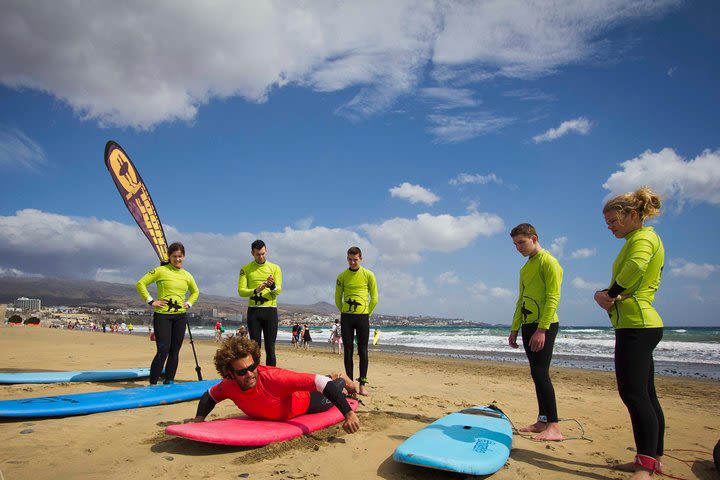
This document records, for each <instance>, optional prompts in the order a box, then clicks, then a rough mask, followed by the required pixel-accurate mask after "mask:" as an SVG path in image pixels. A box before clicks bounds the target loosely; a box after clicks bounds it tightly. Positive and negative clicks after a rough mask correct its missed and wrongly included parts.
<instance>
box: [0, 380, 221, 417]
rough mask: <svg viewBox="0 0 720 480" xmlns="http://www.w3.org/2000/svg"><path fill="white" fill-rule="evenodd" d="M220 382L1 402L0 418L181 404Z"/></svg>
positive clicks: (61, 415)
mask: <svg viewBox="0 0 720 480" xmlns="http://www.w3.org/2000/svg"><path fill="white" fill-rule="evenodd" d="M219 381H220V380H203V381H200V382H185V383H175V384H173V385H151V386H148V387H137V388H125V389H122V390H110V391H107V392H92V393H78V394H74V395H58V396H54V397H36V398H21V399H17V400H2V401H0V417H64V416H69V415H84V414H88V413H97V412H109V411H112V410H123V409H126V408H139V407H151V406H154V405H162V404H166V403H174V402H184V401H187V400H193V399H196V398H200V397H201V396H202V394H203V393H205V391H206V390H207V389H208V388H210V387H212V386H213V385H215V384H216V383H218V382H219Z"/></svg>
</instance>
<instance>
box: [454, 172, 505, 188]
mask: <svg viewBox="0 0 720 480" xmlns="http://www.w3.org/2000/svg"><path fill="white" fill-rule="evenodd" d="M448 183H449V184H450V185H465V184H468V183H474V184H478V185H487V184H488V183H497V184H498V185H502V183H503V182H502V180H501V179H499V178H498V177H497V175H495V174H494V173H490V174H488V175H480V174H479V173H474V174H470V173H461V174H459V175H458V176H457V177H455V178H451V179H450V181H449V182H448Z"/></svg>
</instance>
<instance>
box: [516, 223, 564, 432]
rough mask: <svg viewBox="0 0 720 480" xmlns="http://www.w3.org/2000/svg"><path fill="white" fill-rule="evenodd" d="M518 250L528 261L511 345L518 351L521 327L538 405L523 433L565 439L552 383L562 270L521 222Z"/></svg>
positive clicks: (521, 271) (524, 271) (528, 225)
mask: <svg viewBox="0 0 720 480" xmlns="http://www.w3.org/2000/svg"><path fill="white" fill-rule="evenodd" d="M510 237H511V238H512V241H513V244H515V248H516V249H517V251H518V252H520V254H521V255H522V256H523V257H528V261H527V262H526V263H525V265H523V267H522V268H521V269H520V292H519V295H518V301H517V304H516V306H515V314H514V315H513V322H512V326H511V327H510V336H509V337H508V343H509V344H510V346H511V347H512V348H518V344H517V336H518V331H519V330H520V326H521V325H522V343H523V347H524V349H525V355H527V359H528V362H529V363H530V374H531V376H532V379H533V383H535V395H536V397H537V404H538V417H537V421H536V422H535V423H533V424H532V425H528V426H527V427H523V428H521V429H520V431H521V432H532V433H536V434H537V435H535V436H534V437H533V440H562V439H563V436H562V433H560V426H559V425H558V413H557V403H556V401H555V388H554V387H553V384H552V381H551V380H550V362H551V361H552V354H553V347H554V346H555V337H556V336H557V333H558V328H559V321H558V316H557V308H558V305H560V288H561V286H562V278H563V269H562V267H561V266H560V263H559V262H558V261H557V260H556V259H555V257H553V256H552V255H551V254H550V253H549V252H548V251H546V250H544V249H543V248H542V247H541V246H540V243H539V242H538V234H537V231H536V230H535V227H533V226H532V225H530V224H529V223H521V224H520V225H518V226H517V227H515V228H513V229H512V231H511V232H510Z"/></svg>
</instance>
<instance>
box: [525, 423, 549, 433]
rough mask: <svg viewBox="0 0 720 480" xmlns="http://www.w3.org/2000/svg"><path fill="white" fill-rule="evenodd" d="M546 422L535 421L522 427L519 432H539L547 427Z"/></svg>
mask: <svg viewBox="0 0 720 480" xmlns="http://www.w3.org/2000/svg"><path fill="white" fill-rule="evenodd" d="M547 425H548V424H547V423H545V422H535V423H533V424H532V425H528V426H527V427H522V428H521V429H520V430H518V431H520V432H529V433H541V432H544V431H545V429H546V428H547Z"/></svg>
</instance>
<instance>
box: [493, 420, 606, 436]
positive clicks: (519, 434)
mask: <svg viewBox="0 0 720 480" xmlns="http://www.w3.org/2000/svg"><path fill="white" fill-rule="evenodd" d="M505 416H506V417H507V419H508V421H509V422H510V425H511V426H512V429H513V434H514V435H517V436H518V437H522V438H527V439H528V440H532V441H535V440H534V439H533V437H532V435H531V434H526V433H524V432H521V431H520V430H518V428H517V427H516V426H515V424H514V423H513V421H512V420H511V419H510V417H509V416H508V415H505ZM569 421H573V422H575V423H577V424H578V427H580V432H581V433H580V436H579V437H569V438H563V439H562V440H549V441H552V442H567V441H568V440H585V441H586V442H594V440H593V439H592V438H590V437H588V436H586V435H585V428H584V427H583V426H582V424H581V423H580V422H579V421H578V420H576V419H574V418H559V419H558V423H559V422H569Z"/></svg>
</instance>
